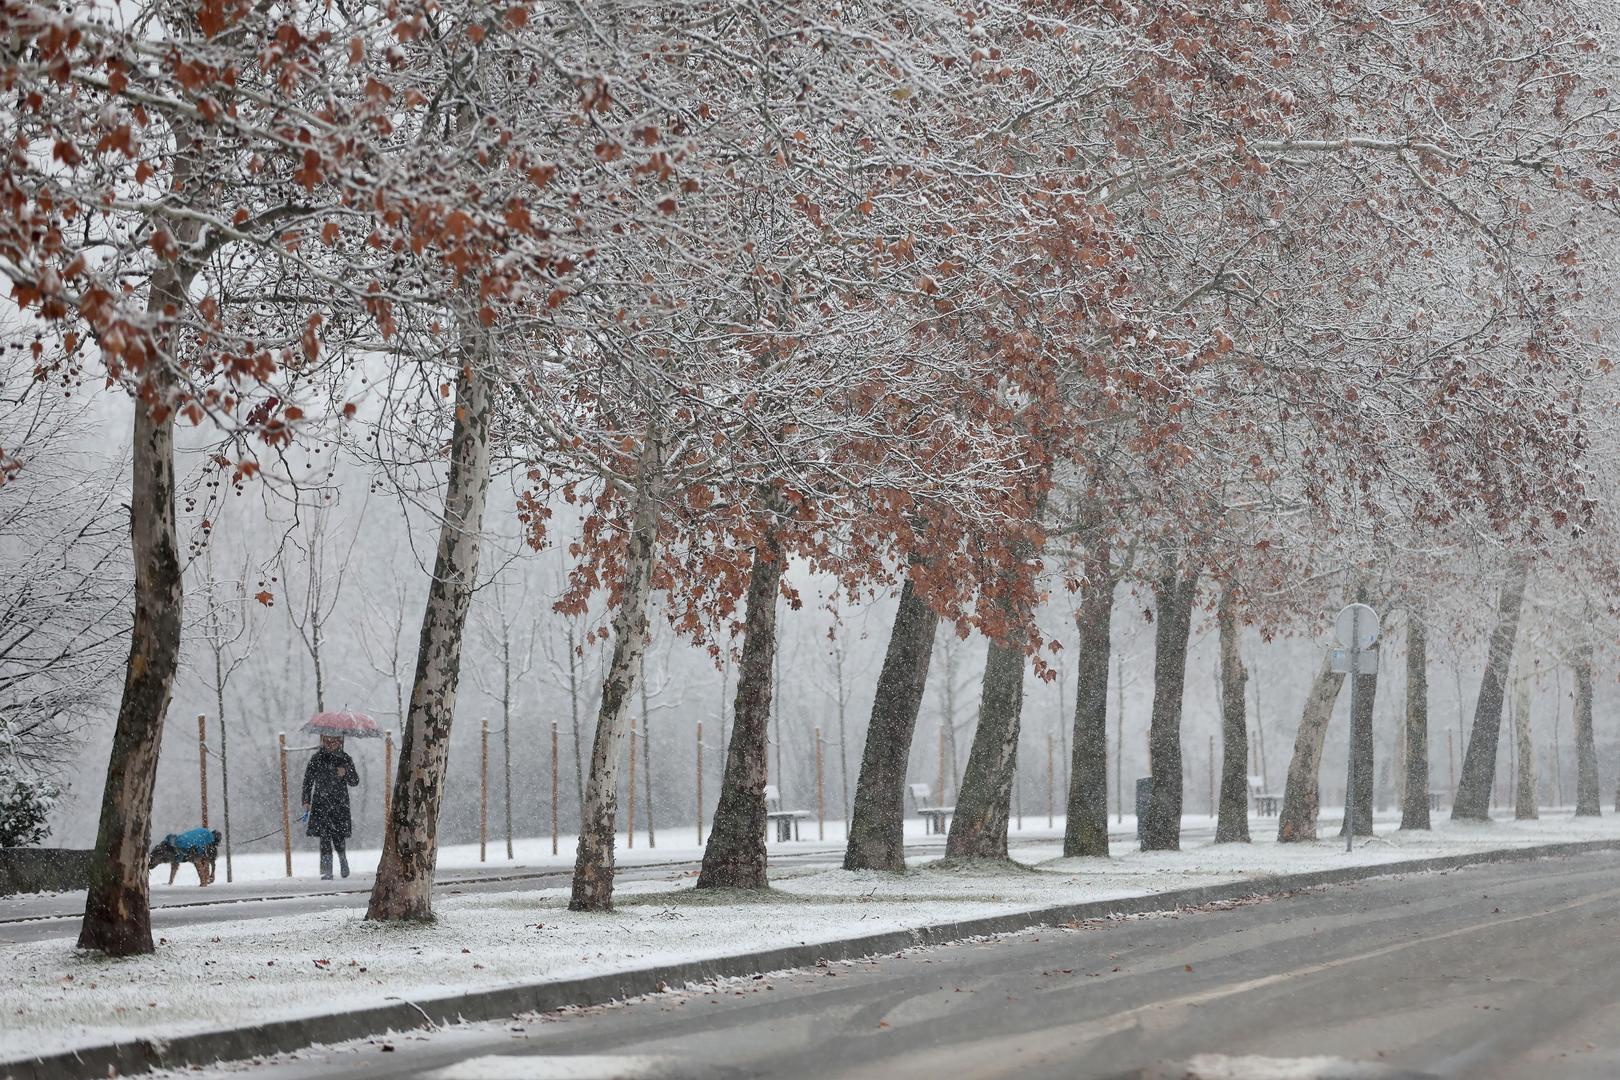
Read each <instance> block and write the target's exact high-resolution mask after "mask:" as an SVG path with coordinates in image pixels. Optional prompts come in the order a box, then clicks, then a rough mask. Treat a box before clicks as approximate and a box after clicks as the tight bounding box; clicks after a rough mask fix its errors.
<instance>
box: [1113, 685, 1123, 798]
mask: <svg viewBox="0 0 1620 1080" xmlns="http://www.w3.org/2000/svg"><path fill="white" fill-rule="evenodd" d="M1114 702H1115V705H1114V820H1115V821H1117V822H1120V823H1123V822H1124V821H1125V664H1124V661H1122V660H1121V659H1120V658H1119V657H1118V656H1117V655H1116V656H1115V657H1114Z"/></svg>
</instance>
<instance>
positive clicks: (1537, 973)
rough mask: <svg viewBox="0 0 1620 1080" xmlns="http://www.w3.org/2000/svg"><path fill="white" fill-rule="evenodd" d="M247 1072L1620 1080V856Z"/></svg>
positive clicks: (988, 946)
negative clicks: (1566, 1079)
mask: <svg viewBox="0 0 1620 1080" xmlns="http://www.w3.org/2000/svg"><path fill="white" fill-rule="evenodd" d="M1260 1059H1267V1060H1264V1061H1262V1060H1260ZM244 1070H245V1071H250V1072H251V1073H252V1074H253V1075H255V1076H256V1077H257V1076H261V1075H262V1076H264V1077H273V1078H276V1080H308V1078H312V1077H325V1076H345V1077H375V1078H385V1077H386V1078H399V1077H424V1078H432V1080H491V1078H504V1077H525V1078H533V1080H544V1078H546V1077H564V1076H567V1077H610V1076H646V1077H671V1078H672V1077H853V1078H874V1080H875V1078H880V1077H881V1078H884V1080H904V1078H909V1077H919V1078H921V1077H928V1078H938V1077H949V1078H950V1080H969V1078H980V1077H1002V1076H1018V1077H1044V1076H1052V1077H1059V1076H1061V1077H1105V1078H1112V1077H1152V1078H1162V1080H1168V1078H1171V1077H1175V1078H1178V1080H1197V1078H1202V1080H1214V1078H1217V1077H1219V1078H1223V1080H1224V1078H1232V1080H1237V1078H1242V1080H1262V1078H1273V1080H1295V1078H1304V1077H1312V1078H1317V1080H1330V1078H1332V1080H1338V1078H1350V1077H1356V1078H1361V1077H1368V1078H1384V1080H1389V1078H1394V1077H1405V1078H1416V1077H1429V1076H1436V1077H1469V1078H1498V1077H1499V1078H1509V1077H1514V1078H1516V1077H1526V1076H1531V1077H1535V1078H1537V1080H1553V1078H1563V1077H1573V1078H1586V1077H1592V1078H1596V1077H1603V1078H1611V1077H1615V1076H1620V855H1594V856H1585V857H1581V858H1578V859H1564V860H1543V861H1539V862H1534V863H1520V864H1509V865H1505V866H1498V867H1474V868H1470V869H1467V870H1460V871H1453V872H1450V873H1439V874H1424V875H1413V876H1409V877H1404V878H1393V879H1382V880H1376V881H1370V882H1363V883H1360V884H1356V885H1350V886H1340V887H1336V888H1331V889H1322V890H1314V891H1310V892H1306V893H1302V894H1297V895H1293V896H1289V897H1283V898H1277V899H1272V900H1268V901H1265V902H1258V903H1250V904H1244V905H1239V906H1234V907H1229V908H1225V909H1221V910H1206V911H1198V912H1182V913H1178V914H1174V915H1160V916H1151V917H1143V918H1133V919H1126V920H1120V921H1114V922H1103V923H1098V924H1084V925H1082V926H1079V927H1074V928H1059V929H1045V930H1040V931H1030V932H1026V933H1021V934H1016V935H1008V936H1006V937H1002V938H997V939H993V940H990V941H980V942H969V943H962V944H956V945H948V946H941V947H937V948H930V949H919V950H914V951H912V952H909V953H906V954H905V955H904V956H901V957H888V958H883V959H879V960H875V961H868V962H860V963H851V964H834V965H831V966H829V967H826V968H821V969H814V970H809V971H801V972H795V973H787V974H777V975H773V976H769V977H764V978H759V979H754V980H741V981H737V982H732V983H723V984H720V985H717V986H714V987H711V988H708V989H707V991H706V992H680V993H666V994H661V995H656V996H653V997H649V998H645V999H642V1000H640V1001H637V1002H633V1003H629V1004H624V1005H616V1006H610V1007H602V1008H592V1009H583V1010H569V1011H565V1012H562V1013H552V1014H546V1015H543V1016H531V1017H523V1018H518V1019H514V1020H512V1021H509V1022H505V1023H494V1024H478V1025H467V1026H463V1027H458V1028H454V1029H449V1030H444V1031H440V1032H436V1033H429V1034H420V1035H412V1034H407V1035H404V1036H395V1037H392V1038H389V1039H374V1040H367V1041H362V1042H357V1043H351V1044H346V1045H344V1046H341V1047H334V1048H321V1049H315V1050H310V1051H305V1052H303V1053H301V1054H300V1055H297V1056H296V1057H292V1058H287V1059H279V1060H277V1061H274V1062H269V1063H260V1064H257V1065H240V1066H233V1067H228V1068H222V1069H220V1070H217V1071H215V1072H214V1073H213V1075H217V1076H225V1075H240V1072H241V1071H244ZM187 1075H196V1074H194V1073H188V1074H187Z"/></svg>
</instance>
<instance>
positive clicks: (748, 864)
mask: <svg viewBox="0 0 1620 1080" xmlns="http://www.w3.org/2000/svg"><path fill="white" fill-rule="evenodd" d="M781 584H782V553H781V550H780V549H779V548H778V547H777V545H776V544H775V543H773V542H771V541H769V540H767V541H765V542H763V543H761V544H760V546H759V548H758V549H757V550H756V551H755V552H754V569H753V573H752V575H751V576H750V577H749V579H748V599H747V605H748V606H747V611H746V613H745V615H744V625H743V650H742V664H741V665H740V667H739V668H738V673H737V696H736V698H735V700H734V704H733V706H732V716H733V717H734V719H733V721H732V726H731V746H730V749H729V750H728V752H727V754H726V770H725V774H724V775H723V776H722V777H721V780H720V801H719V804H718V805H717V806H716V807H715V810H714V826H713V828H711V829H710V830H709V842H708V845H707V846H706V847H705V848H704V849H703V869H702V870H701V872H699V874H698V880H697V887H698V888H700V889H763V888H765V886H766V885H767V884H768V882H767V881H766V875H765V827H766V823H767V822H766V817H765V811H766V806H765V784H766V783H767V782H768V781H769V779H770V768H769V762H768V760H767V756H766V755H767V752H768V746H769V744H768V740H767V737H766V736H767V725H768V724H769V723H770V718H771V700H772V695H771V691H772V685H773V680H772V665H773V664H774V662H775V657H776V608H777V603H776V600H777V593H778V591H779V590H780V587H781Z"/></svg>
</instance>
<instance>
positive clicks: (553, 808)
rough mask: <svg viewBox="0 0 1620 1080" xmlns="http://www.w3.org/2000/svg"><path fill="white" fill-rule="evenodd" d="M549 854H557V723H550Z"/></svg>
mask: <svg viewBox="0 0 1620 1080" xmlns="http://www.w3.org/2000/svg"><path fill="white" fill-rule="evenodd" d="M551 853H552V854H553V855H555V854H557V721H555V720H553V721H552V722H551Z"/></svg>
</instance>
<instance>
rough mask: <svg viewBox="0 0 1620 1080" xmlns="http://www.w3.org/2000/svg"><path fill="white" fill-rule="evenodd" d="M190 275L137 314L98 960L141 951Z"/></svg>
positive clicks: (96, 928) (188, 178)
mask: <svg viewBox="0 0 1620 1080" xmlns="http://www.w3.org/2000/svg"><path fill="white" fill-rule="evenodd" d="M175 140H176V144H177V145H176V154H175V165H174V173H175V176H174V187H175V190H177V191H184V190H186V189H189V188H190V187H191V186H192V183H193V181H192V177H193V175H194V173H195V171H196V162H195V159H194V155H193V152H192V150H191V145H192V140H191V139H190V137H189V136H188V135H187V133H186V129H185V127H184V125H180V126H177V127H176V132H175ZM170 228H171V229H172V230H173V232H174V236H175V240H176V241H177V242H178V245H179V249H180V250H181V251H182V252H185V251H189V250H190V249H191V248H192V247H193V245H194V244H195V243H196V241H197V238H198V234H199V233H200V231H201V225H200V223H198V222H197V221H194V220H190V219H180V220H178V221H173V222H170ZM195 272H196V268H195V267H194V266H192V265H190V264H189V263H187V262H173V263H163V264H161V265H160V266H159V267H158V268H157V269H156V270H155V271H154V272H153V274H152V280H151V286H150V288H151V292H150V294H149V295H148V297H147V303H146V310H147V314H148V315H149V316H151V317H152V318H153V319H154V320H158V321H159V322H160V326H159V327H158V330H157V331H156V334H155V335H154V337H155V340H156V341H158V342H161V343H162V344H161V345H160V347H159V348H158V349H157V350H156V354H155V355H154V356H153V357H152V359H151V367H150V368H149V370H148V371H147V373H146V383H145V387H143V391H147V392H143V393H142V394H141V395H140V396H139V397H138V399H137V400H136V402H135V421H134V431H133V446H132V461H131V470H130V490H129V515H130V548H131V552H132V554H133V556H134V563H135V619H134V623H133V625H132V627H131V631H130V646H129V661H128V663H127V664H126V666H125V669H124V691H123V696H122V698H121V699H120V700H119V703H118V719H117V722H116V724H115V726H114V728H113V742H112V754H111V756H110V757H109V759H108V762H107V779H106V783H105V785H104V786H103V787H102V795H101V818H100V822H99V824H98V826H97V829H96V848H95V854H94V856H93V857H92V861H91V864H90V882H89V889H88V890H87V892H86V894H85V903H84V920H83V922H82V923H81V925H80V927H79V948H81V949H95V950H97V951H100V952H103V953H106V954H107V955H109V956H133V955H137V954H140V953H149V952H151V951H152V915H151V910H150V908H149V900H150V896H149V893H148V890H147V878H148V870H147V866H146V857H147V850H148V847H149V846H150V844H151V839H152V792H153V788H154V786H155V784H156V781H157V764H158V751H159V749H160V746H161V743H162V740H163V720H164V717H165V715H166V714H167V713H168V711H169V700H170V698H171V696H172V694H173V691H174V679H175V674H176V672H177V671H178V670H179V666H180V627H181V619H182V614H183V610H184V602H183V593H182V588H181V573H182V567H181V563H180V542H179V536H178V533H177V531H176V529H175V516H174V410H175V407H176V403H175V402H174V401H173V400H172V397H173V394H174V391H175V389H176V387H177V385H178V372H177V371H176V369H175V368H174V366H173V365H174V364H175V355H176V352H177V344H178V342H177V341H176V331H175V330H173V329H171V328H170V327H168V326H166V325H161V324H164V323H167V322H169V321H170V320H172V319H173V318H174V317H175V316H176V315H177V314H178V313H179V311H180V309H181V308H182V306H183V305H184V304H185V300H186V291H187V289H188V288H189V286H190V282H191V279H192V277H193V275H194V274H195Z"/></svg>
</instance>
